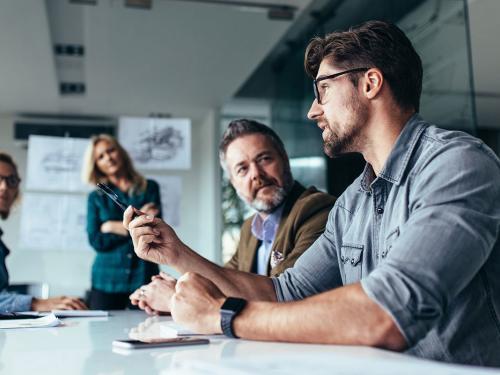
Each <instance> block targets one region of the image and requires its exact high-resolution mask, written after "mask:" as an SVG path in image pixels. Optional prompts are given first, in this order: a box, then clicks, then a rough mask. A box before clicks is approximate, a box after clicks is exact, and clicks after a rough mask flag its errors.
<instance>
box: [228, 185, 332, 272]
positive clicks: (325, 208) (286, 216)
mask: <svg viewBox="0 0 500 375" xmlns="http://www.w3.org/2000/svg"><path fill="white" fill-rule="evenodd" d="M334 203H335V198H334V197H333V196H331V195H329V194H326V193H323V192H320V191H318V190H317V189H316V188H315V187H309V188H307V189H305V188H304V187H303V186H302V185H301V184H299V183H298V182H295V183H294V185H293V187H292V190H291V191H290V194H289V195H288V197H287V199H286V201H285V206H284V208H283V213H282V215H281V220H280V224H279V227H278V231H277V233H276V238H275V239H274V242H273V246H272V249H271V252H273V251H278V252H280V253H281V254H282V259H283V260H282V261H281V262H280V263H279V264H278V265H276V266H275V267H274V268H273V269H270V268H271V266H270V264H269V266H268V267H269V269H268V274H269V275H270V276H276V275H279V274H280V273H282V272H283V271H285V270H286V269H287V268H290V267H292V266H293V265H294V263H295V261H296V260H297V259H298V258H299V256H300V255H301V254H302V253H303V252H304V251H306V250H307V249H308V248H309V247H310V246H311V245H312V243H313V242H314V241H315V240H316V239H317V238H318V237H319V236H320V235H321V234H322V233H323V231H324V230H325V225H326V221H327V219H328V213H329V212H330V210H331V209H332V207H333V204H334ZM252 220H253V216H252V217H250V218H249V219H247V220H246V221H245V222H244V223H243V226H242V227H241V233H240V241H239V243H238V247H237V249H236V252H235V254H234V255H233V257H232V258H231V259H230V260H229V262H227V263H226V265H225V267H227V268H232V269H237V270H240V271H245V272H255V263H256V254H257V249H258V248H259V246H260V242H261V241H259V240H258V239H257V238H256V237H254V236H253V234H252V231H251V227H252Z"/></svg>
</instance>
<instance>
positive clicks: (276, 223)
mask: <svg viewBox="0 0 500 375" xmlns="http://www.w3.org/2000/svg"><path fill="white" fill-rule="evenodd" d="M219 157H220V162H221V165H222V167H223V168H224V170H225V171H226V173H227V174H228V177H229V179H230V182H231V184H232V185H233V187H234V188H235V190H236V192H237V193H238V195H239V196H240V198H241V199H242V200H243V201H245V202H246V203H247V204H248V205H249V206H250V207H252V208H253V209H254V210H255V211H256V213H255V214H254V215H253V216H251V217H250V218H249V219H247V220H246V221H245V222H244V223H243V226H242V228H241V234H240V240H239V244H238V247H237V250H236V252H235V254H234V255H233V256H232V258H231V259H230V260H229V262H227V263H226V264H225V267H226V268H231V269H237V270H240V271H245V272H252V273H256V274H259V275H264V276H275V275H279V274H280V273H282V272H283V271H285V270H286V269H287V268H290V267H292V266H293V265H294V263H295V261H296V260H297V259H298V258H299V257H300V255H301V254H302V253H303V252H304V251H305V250H306V249H308V248H309V247H310V246H311V245H312V243H313V242H314V241H315V240H316V239H317V238H318V237H319V236H320V235H321V234H322V233H323V231H324V230H325V224H326V221H327V219H328V213H329V212H330V210H331V208H332V207H333V204H334V203H335V198H334V197H333V196H331V195H329V194H326V193H323V192H320V191H318V190H317V189H316V188H315V187H309V188H307V189H306V188H305V187H303V186H302V185H301V184H300V183H299V182H297V181H294V179H293V177H292V173H291V169H290V162H289V159H288V155H287V153H286V151H285V147H284V145H283V142H282V141H281V139H280V138H279V137H278V135H277V134H276V133H275V132H274V131H273V130H272V129H271V128H269V127H268V126H266V125H264V124H261V123H259V122H257V121H253V120H247V119H241V120H235V121H232V122H231V123H230V124H229V126H228V128H227V129H226V131H225V132H224V135H223V137H222V140H221V142H220V146H219ZM173 284H175V280H174V279H173V278H171V277H170V276H168V275H166V274H165V273H160V275H158V276H155V277H153V280H152V282H151V283H150V284H148V285H144V286H142V287H141V288H139V289H138V290H137V291H135V292H134V293H133V294H132V295H131V296H130V299H131V301H132V303H133V304H136V305H138V306H139V307H140V308H142V309H144V310H146V312H148V313H155V312H157V311H168V310H169V307H168V298H166V297H168V295H169V294H170V291H171V290H172V286H173Z"/></svg>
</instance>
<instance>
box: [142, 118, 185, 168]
mask: <svg viewBox="0 0 500 375" xmlns="http://www.w3.org/2000/svg"><path fill="white" fill-rule="evenodd" d="M183 144H184V137H183V135H182V133H181V131H180V130H178V129H175V128H173V127H166V128H162V129H154V130H153V131H150V132H147V133H143V135H141V139H140V140H139V147H138V148H137V150H136V155H135V156H136V159H137V160H138V161H140V162H148V161H151V160H160V161H161V160H170V159H173V158H174V157H175V156H176V155H177V154H178V152H179V151H180V150H181V148H182V146H183Z"/></svg>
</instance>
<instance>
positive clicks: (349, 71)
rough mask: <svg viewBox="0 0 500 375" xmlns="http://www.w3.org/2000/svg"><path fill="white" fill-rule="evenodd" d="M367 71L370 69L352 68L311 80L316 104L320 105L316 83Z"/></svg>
mask: <svg viewBox="0 0 500 375" xmlns="http://www.w3.org/2000/svg"><path fill="white" fill-rule="evenodd" d="M368 69H370V68H353V69H348V70H344V71H342V72H339V73H335V74H330V75H327V76H323V77H319V78H316V79H313V90H314V97H315V98H316V101H317V102H318V104H322V103H321V98H320V97H319V90H318V82H321V81H324V80H325V79H333V78H337V77H340V76H342V75H344V74H348V73H358V72H364V71H367V70H368Z"/></svg>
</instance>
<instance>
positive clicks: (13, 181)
mask: <svg viewBox="0 0 500 375" xmlns="http://www.w3.org/2000/svg"><path fill="white" fill-rule="evenodd" d="M2 181H5V183H6V184H7V187H8V188H9V189H15V188H17V187H18V186H19V183H20V182H21V179H20V178H19V177H17V176H16V175H14V174H11V175H10V176H2V175H0V184H1V183H2Z"/></svg>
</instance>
